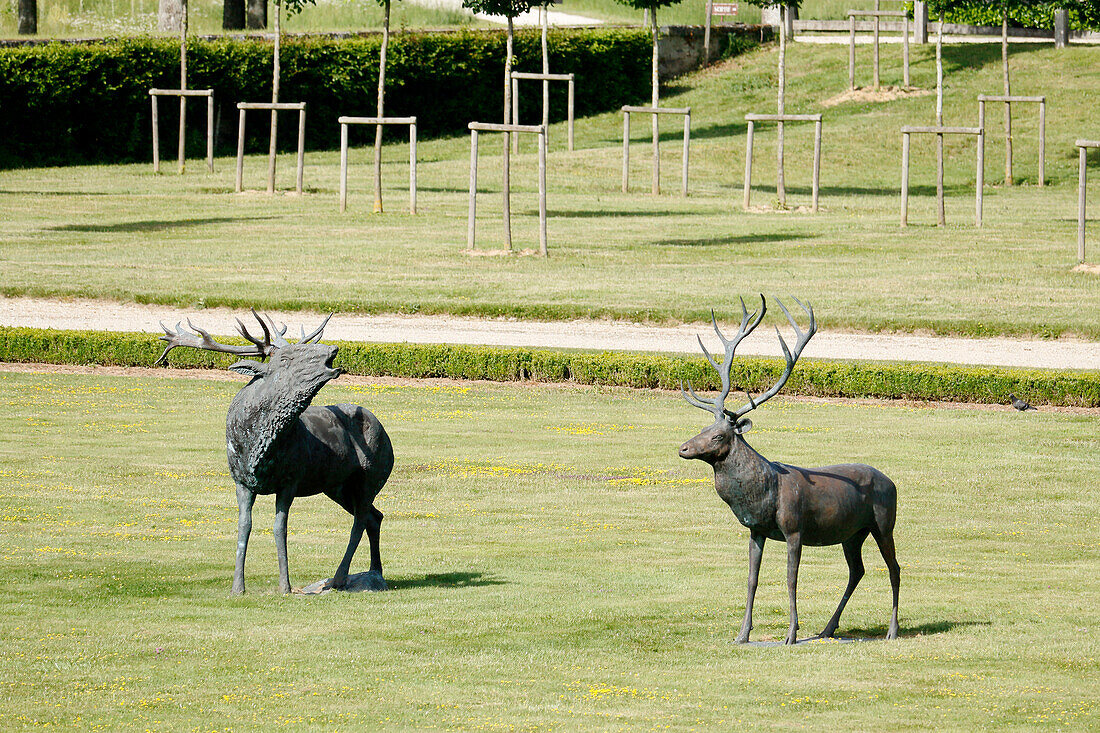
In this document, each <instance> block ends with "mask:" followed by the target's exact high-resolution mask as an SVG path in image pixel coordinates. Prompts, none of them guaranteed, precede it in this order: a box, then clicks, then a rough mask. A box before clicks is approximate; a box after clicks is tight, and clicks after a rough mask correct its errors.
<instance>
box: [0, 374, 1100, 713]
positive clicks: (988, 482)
mask: <svg viewBox="0 0 1100 733" xmlns="http://www.w3.org/2000/svg"><path fill="white" fill-rule="evenodd" d="M0 384H2V386H3V389H4V394H5V395H6V398H5V399H6V401H5V406H4V407H3V409H0V523H2V527H3V531H2V532H0V579H2V581H3V583H4V585H5V586H6V587H7V588H9V589H10V590H9V592H7V593H5V594H4V595H3V597H2V599H0V634H2V636H3V638H4V639H5V644H4V647H3V649H2V650H0V689H3V690H4V693H5V694H4V696H3V698H4V699H3V700H2V701H0V727H3V728H5V729H7V730H13V729H20V728H29V727H33V726H35V725H41V724H47V723H53V724H59V725H61V726H63V727H81V728H85V727H87V728H95V727H96V726H102V727H103V728H106V729H112V730H130V729H139V730H140V729H146V728H152V729H164V730H186V729H191V728H193V727H194V728H202V729H213V728H216V729H223V728H224V729H239V728H249V729H253V728H259V727H264V728H269V727H271V726H273V725H277V726H279V727H280V728H281V729H287V730H305V729H315V728H316V727H317V726H322V727H325V728H327V729H362V728H374V727H378V726H380V725H383V724H384V725H385V727H388V728H393V727H401V728H416V729H421V730H423V729H431V728H473V729H482V728H509V727H513V726H515V727H531V726H534V725H541V726H545V727H553V728H562V729H586V730H591V729H593V728H599V729H605V728H619V727H631V728H643V727H645V728H648V727H657V726H659V727H665V726H670V727H671V728H673V729H678V730H679V729H689V728H695V729H725V728H729V727H730V726H731V724H732V723H733V722H734V721H741V722H743V723H747V724H750V725H753V726H754V727H763V728H768V729H789V728H790V727H791V726H806V727H810V728H814V729H839V728H844V729H849V730H850V729H852V728H853V727H856V728H861V729H871V728H873V729H886V728H889V729H895V730H903V729H928V728H930V727H932V728H940V729H957V730H961V729H967V730H972V729H975V728H984V727H989V726H992V727H1014V728H1021V729H1023V728H1027V729H1034V728H1035V727H1038V726H1040V725H1043V724H1048V725H1057V726H1058V727H1059V728H1062V729H1077V730H1084V729H1089V728H1094V727H1095V726H1096V725H1097V724H1098V723H1100V717H1098V716H1100V710H1098V709H1097V705H1096V697H1095V690H1096V684H1097V681H1098V677H1100V667H1098V664H1097V659H1098V649H1097V638H1096V635H1095V634H1094V633H1090V630H1094V629H1095V628H1096V627H1097V625H1098V624H1100V616H1098V614H1097V608H1100V585H1098V582H1097V579H1096V574H1095V572H1094V570H1095V567H1096V565H1097V562H1098V561H1100V546H1098V544H1097V536H1098V532H1100V526H1098V520H1097V516H1096V512H1095V511H1094V508H1095V502H1094V501H1093V500H1092V499H1091V497H1092V491H1093V490H1094V488H1095V486H1096V485H1097V482H1098V480H1100V475H1098V473H1097V465H1096V461H1095V456H1096V451H1097V449H1098V448H1100V446H1098V441H1097V436H1096V432H1095V429H1094V427H1095V426H1094V422H1095V418H1093V417H1091V416H1073V415H1067V414H1057V413H1038V414H1035V413H1032V414H1029V415H1026V416H1024V415H1020V414H1017V413H1014V412H1004V411H990V410H972V409H934V408H933V409H913V408H905V407H892V406H866V405H864V406H860V405H822V404H811V403H801V402H797V403H796V402H788V401H784V400H782V399H781V398H780V399H777V400H775V401H774V402H772V403H769V405H768V406H767V407H765V408H762V409H761V411H760V414H759V415H758V416H757V418H756V423H757V429H756V431H754V433H753V437H752V441H753V444H754V445H755V446H756V447H757V448H758V449H759V450H760V451H761V452H762V453H764V454H765V455H768V456H771V457H774V458H782V459H785V460H790V461H792V462H796V463H801V464H803V465H815V464H819V463H825V462H830V461H833V460H837V459H851V460H860V461H868V462H872V463H874V464H875V465H878V466H879V467H881V468H882V469H884V470H885V471H887V472H888V473H889V475H890V476H891V477H892V478H894V479H895V481H896V482H897V484H898V486H899V488H900V503H899V506H900V511H899V520H898V527H897V531H896V537H897V543H898V556H899V559H900V560H901V562H902V567H903V571H902V572H903V575H902V604H901V626H902V638H901V639H900V640H899V641H897V642H893V643H882V642H875V643H867V644H852V645H845V646H838V645H820V646H813V647H800V648H797V649H782V648H777V649H760V648H740V647H737V646H735V645H733V644H732V643H731V639H732V638H733V636H734V635H735V633H736V629H737V626H738V624H739V618H740V614H741V613H742V611H743V606H742V603H743V595H744V577H745V561H746V558H745V552H744V544H743V543H744V542H745V533H744V530H743V529H741V528H740V527H739V525H737V523H736V521H735V520H734V519H733V517H732V516H731V514H730V513H729V511H728V509H726V508H725V507H724V506H723V505H722V504H721V502H720V501H719V500H718V499H717V497H716V496H715V495H714V493H713V491H714V490H713V482H712V479H711V478H710V477H709V469H708V468H707V467H706V466H705V465H703V464H701V463H698V462H685V461H681V460H679V459H678V458H677V457H676V454H675V450H674V449H675V447H676V445H678V443H679V442H680V441H681V440H683V439H686V438H687V437H690V436H691V435H692V434H693V433H694V431H695V430H696V428H697V427H698V426H699V425H701V424H703V423H704V422H705V421H706V420H705V416H704V415H702V414H701V413H698V412H696V411H695V410H693V409H690V408H689V407H688V406H686V405H684V404H683V402H681V401H680V400H679V398H678V397H675V396H672V395H667V394H655V393H647V392H627V391H622V390H607V389H601V390H597V389H562V388H523V389H517V388H511V387H501V386H493V385H473V386H468V387H467V386H460V387H456V386H449V385H443V384H431V383H427V384H422V385H417V386H401V387H393V386H363V387H350V388H349V387H344V388H334V387H329V388H326V390H325V392H324V394H322V395H321V396H320V397H319V402H320V403H324V402H326V401H347V400H350V401H355V402H361V403H363V404H366V405H368V406H370V407H371V408H372V409H373V410H375V411H376V412H377V413H378V415H379V416H380V417H381V418H382V420H383V421H384V423H385V424H386V425H387V427H388V429H389V431H390V433H391V435H392V436H393V440H394V444H395V446H396V451H397V455H398V463H397V468H396V470H395V473H394V476H393V478H392V479H391V482H390V484H389V485H388V486H387V488H386V489H385V491H384V493H383V494H382V496H381V497H380V502H379V505H380V508H381V509H382V510H383V511H384V512H385V513H386V521H385V522H384V523H383V530H382V542H383V557H384V561H385V563H386V569H387V575H388V577H389V579H390V582H391V583H392V585H393V586H394V588H395V590H394V591H393V592H391V593H387V594H384V595H356V596H330V597H324V598H309V599H303V598H282V597H279V596H277V595H275V593H274V589H275V578H276V566H275V558H274V552H273V548H272V542H271V533H270V530H269V529H268V528H269V527H270V523H271V514H272V503H271V501H270V500H263V499H261V500H260V501H259V502H257V506H256V522H255V531H254V534H253V541H252V545H251V547H250V552H249V564H248V583H249V594H248V595H247V596H246V597H244V598H243V599H230V598H228V597H227V591H228V587H229V581H230V576H231V573H232V556H233V544H234V537H235V530H234V523H235V518H236V508H235V505H234V500H233V496H232V489H231V485H230V481H229V478H228V476H227V475H226V472H225V471H226V469H225V459H224V451H223V442H222V437H221V436H222V430H223V417H224V411H225V409H226V405H227V404H228V402H229V399H230V397H231V395H232V393H233V392H234V390H235V389H236V388H237V386H238V385H237V384H236V383H234V382H209V381H197V380H190V379H155V380H154V379H123V378H110V377H69V376H58V375H53V376H44V375H21V374H2V375H0ZM44 407H48V408H49V411H46V410H44ZM1024 420H1026V421H1027V428H1026V430H1025V429H1022V428H1021V425H1022V422H1021V421H1024ZM502 433H506V434H507V436H508V437H507V440H506V441H502V440H501V438H500V436H501V434H502ZM169 435H170V436H171V438H170V439H169V440H167V441H166V440H165V437H166V436H169ZM885 435H889V436H890V437H891V440H889V441H883V440H882V437H883V436H885ZM290 524H291V537H290V559H291V573H292V579H293V580H294V581H295V582H296V583H299V584H303V583H306V582H310V581H312V580H314V579H316V578H320V577H324V576H325V574H326V573H329V572H331V571H332V569H333V567H334V565H335V563H336V562H337V560H338V557H339V555H340V553H341V551H342V548H343V546H344V542H345V541H346V531H347V529H348V525H349V522H348V520H347V518H346V516H344V515H343V514H342V512H340V511H339V510H338V509H337V508H336V507H335V505H333V504H332V503H331V502H329V501H327V500H326V499H324V498H311V499H305V500H302V501H300V502H298V503H296V504H295V506H294V509H293V511H292V513H291V523H290ZM365 553H366V548H365V547H364V548H361V552H360V556H359V558H358V562H357V564H356V569H362V568H363V567H365V563H366V559H365V558H366V554H365ZM864 555H865V558H866V562H867V567H868V573H867V576H866V578H865V579H864V581H863V583H862V585H861V587H860V588H859V590H858V592H857V593H856V594H855V596H854V598H853V600H852V602H851V604H850V605H849V607H848V609H847V611H846V613H845V617H844V619H843V622H842V625H841V631H842V633H845V634H851V635H857V636H870V637H880V636H881V635H883V634H884V633H885V622H886V621H887V618H888V604H889V592H888V582H887V579H886V575H885V572H884V567H883V564H882V561H881V558H879V557H878V555H877V552H876V551H875V549H874V548H873V543H868V546H867V547H866V548H865V553H864ZM783 557H784V547H783V545H782V544H780V543H769V544H768V547H767V548H766V551H765V559H764V565H763V570H762V576H761V587H760V592H759V594H758V599H757V607H756V629H755V631H754V637H755V638H756V639H768V638H777V637H779V638H781V637H782V635H783V634H784V633H785V631H786V624H787V620H786V619H787V603H786V592H785V584H784V580H783V577H784V566H785V563H784V560H783ZM845 580H846V570H845V567H844V563H843V560H842V559H841V553H840V551H839V550H838V549H837V548H809V549H807V551H806V552H805V553H804V556H803V563H802V573H801V577H800V583H799V595H800V600H801V603H800V616H801V618H802V622H803V625H804V627H803V630H804V632H806V633H811V632H814V631H816V630H817V629H818V627H819V626H821V625H823V624H824V623H825V621H826V620H827V618H828V616H829V614H830V613H831V612H832V610H833V607H834V604H835V603H836V600H837V599H838V597H839V595H840V591H841V588H842V586H843V584H844V582H845Z"/></svg>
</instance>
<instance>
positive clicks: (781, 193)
mask: <svg viewBox="0 0 1100 733" xmlns="http://www.w3.org/2000/svg"><path fill="white" fill-rule="evenodd" d="M786 11H787V6H786V5H780V6H779V100H778V105H777V107H778V109H777V112H778V113H779V114H781V115H782V114H786V99H787V78H786V72H787V22H786ZM775 157H776V177H775V195H776V198H778V199H779V205H780V206H786V205H787V183H786V179H785V176H784V171H783V122H782V120H780V122H779V124H778V125H777V132H776V142H775Z"/></svg>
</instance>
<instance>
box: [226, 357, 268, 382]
mask: <svg viewBox="0 0 1100 733" xmlns="http://www.w3.org/2000/svg"><path fill="white" fill-rule="evenodd" d="M229 369H230V371H234V372H237V373H239V374H243V375H245V376H246V377H252V378H253V379H255V378H256V377H262V376H264V375H265V374H267V364H261V363H260V362H258V361H252V360H251V359H242V360H241V361H238V362H237V363H236V364H233V365H232V366H230V367H229Z"/></svg>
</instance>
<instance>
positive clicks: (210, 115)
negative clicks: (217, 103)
mask: <svg viewBox="0 0 1100 733" xmlns="http://www.w3.org/2000/svg"><path fill="white" fill-rule="evenodd" d="M206 167H207V168H208V169H209V171H210V172H211V173H213V172H214V95H213V94H211V95H210V96H209V97H207V98H206Z"/></svg>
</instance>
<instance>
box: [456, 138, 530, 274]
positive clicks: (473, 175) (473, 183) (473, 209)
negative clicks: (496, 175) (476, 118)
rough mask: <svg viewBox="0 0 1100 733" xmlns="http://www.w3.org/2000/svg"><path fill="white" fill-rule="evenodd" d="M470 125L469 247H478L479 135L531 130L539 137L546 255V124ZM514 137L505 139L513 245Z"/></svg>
mask: <svg viewBox="0 0 1100 733" xmlns="http://www.w3.org/2000/svg"><path fill="white" fill-rule="evenodd" d="M467 127H468V128H469V129H470V214H469V218H468V220H467V226H466V248H467V249H469V250H472V249H474V232H475V222H476V217H475V215H476V213H477V135H478V133H479V132H502V133H504V134H505V135H515V134H518V133H530V134H534V135H538V137H539V254H541V255H542V256H543V257H545V256H546V127H545V126H543V125H503V124H495V123H491V122H471V123H470V124H469V125H467ZM510 148H511V145H510V141H509V140H508V139H507V138H505V140H504V242H505V244H506V245H507V247H508V249H509V250H511V249H512V212H511V196H512V169H511V158H510V157H509V155H510Z"/></svg>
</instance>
